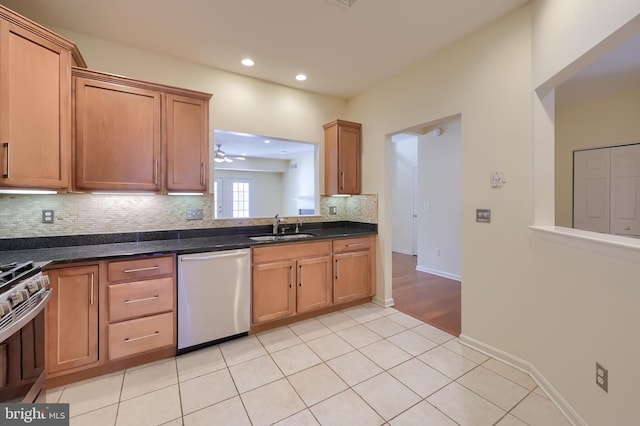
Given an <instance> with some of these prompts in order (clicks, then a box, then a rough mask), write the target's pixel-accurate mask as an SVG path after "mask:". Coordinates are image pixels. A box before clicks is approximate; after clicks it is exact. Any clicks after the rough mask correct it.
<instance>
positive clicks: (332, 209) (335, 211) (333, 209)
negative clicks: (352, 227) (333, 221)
mask: <svg viewBox="0 0 640 426" xmlns="http://www.w3.org/2000/svg"><path fill="white" fill-rule="evenodd" d="M329 214H338V207H336V206H329Z"/></svg>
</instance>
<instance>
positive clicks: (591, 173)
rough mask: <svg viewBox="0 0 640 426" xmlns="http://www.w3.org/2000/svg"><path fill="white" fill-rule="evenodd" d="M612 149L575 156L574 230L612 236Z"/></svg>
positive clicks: (577, 153) (581, 153)
mask: <svg viewBox="0 0 640 426" xmlns="http://www.w3.org/2000/svg"><path fill="white" fill-rule="evenodd" d="M610 157H611V151H610V149H608V148H607V149H592V150H586V151H575V152H574V153H573V227H574V228H576V229H584V230H586V231H594V232H603V233H607V234H608V233H609V199H610V170H611V160H610Z"/></svg>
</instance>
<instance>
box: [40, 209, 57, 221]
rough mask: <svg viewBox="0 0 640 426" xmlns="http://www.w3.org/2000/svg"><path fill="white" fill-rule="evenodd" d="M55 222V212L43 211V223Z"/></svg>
mask: <svg viewBox="0 0 640 426" xmlns="http://www.w3.org/2000/svg"><path fill="white" fill-rule="evenodd" d="M54 220H55V216H54V211H53V210H42V223H53V222H54Z"/></svg>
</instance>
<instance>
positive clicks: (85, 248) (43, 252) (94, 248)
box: [0, 227, 378, 269]
mask: <svg viewBox="0 0 640 426" xmlns="http://www.w3.org/2000/svg"><path fill="white" fill-rule="evenodd" d="M304 232H305V233H310V234H313V236H312V237H308V238H304V239H296V240H278V241H262V242H257V241H252V240H251V239H250V238H249V237H250V236H253V235H255V234H234V233H233V232H231V233H230V234H229V235H221V236H211V237H196V238H184V239H169V240H152V241H140V242H125V243H111V244H93V245H81V246H66V247H47V248H41V249H23V250H14V251H0V263H1V264H4V263H10V262H14V261H17V262H24V261H29V260H32V261H34V262H37V263H41V264H42V265H43V269H46V268H50V267H52V266H56V265H64V264H70V263H83V262H97V261H101V260H108V259H118V258H126V257H131V256H156V255H157V256H160V255H168V254H176V255H180V254H191V253H199V252H213V251H222V250H235V249H242V248H251V247H261V246H266V245H283V244H299V243H304V242H312V241H321V240H327V239H341V238H352V237H360V236H367V235H377V234H378V232H377V230H372V229H363V228H360V227H334V228H319V229H308V230H305V231H304Z"/></svg>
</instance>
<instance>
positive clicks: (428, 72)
mask: <svg viewBox="0 0 640 426" xmlns="http://www.w3.org/2000/svg"><path fill="white" fill-rule="evenodd" d="M639 13H640V4H639V3H637V2H635V1H627V0H613V1H610V2H606V3H605V2H601V1H598V0H579V1H578V0H538V1H534V2H533V3H532V4H531V5H529V6H525V7H524V8H522V9H520V10H518V11H516V12H515V13H513V14H511V15H509V16H507V17H505V18H503V19H501V20H499V21H497V22H495V23H493V24H491V25H489V26H488V27H485V28H484V29H482V30H480V31H479V32H476V33H474V34H473V35H472V36H470V37H469V38H467V39H465V40H463V41H461V42H459V43H456V44H455V45H453V46H450V47H449V48H447V49H445V50H443V51H442V52H440V53H438V54H436V55H434V56H433V57H430V58H428V59H426V60H424V61H422V62H421V63H419V64H417V65H416V66H414V67H411V68H409V69H408V70H406V71H404V72H402V73H400V74H398V75H395V76H393V77H391V78H389V79H388V80H387V81H384V82H382V83H380V84H378V85H376V86H374V87H372V88H371V89H369V90H368V91H366V92H365V93H362V94H360V95H359V96H356V97H355V98H354V99H352V100H350V101H349V104H348V110H347V112H348V116H349V117H350V118H351V119H353V120H356V121H362V122H363V124H364V126H363V130H364V136H363V139H364V140H365V141H366V145H365V147H364V150H363V156H364V160H365V161H364V167H363V173H364V179H363V180H364V189H365V191H367V192H377V193H379V197H380V199H379V203H380V212H379V230H380V233H379V246H380V250H379V257H380V259H379V260H380V263H379V264H380V268H379V271H378V272H379V275H378V279H379V282H378V294H379V295H384V296H383V298H384V297H385V296H386V297H387V299H390V298H391V289H390V286H391V260H390V256H391V236H392V233H393V230H392V225H391V224H392V222H391V207H390V194H391V181H392V179H391V174H390V173H391V170H392V169H391V165H390V164H389V162H388V158H390V157H391V155H390V154H391V153H392V148H391V147H390V142H389V137H388V135H389V134H392V133H396V132H398V131H402V130H404V129H408V128H411V127H414V126H416V125H419V124H421V123H430V122H433V121H436V120H438V119H441V118H443V117H448V116H451V115H454V114H457V113H461V115H462V123H463V127H462V170H463V171H462V187H463V190H462V263H463V264H462V275H463V277H464V281H463V283H462V315H463V317H462V332H463V334H464V335H465V336H468V337H469V338H471V339H474V340H476V341H479V342H482V344H484V345H486V346H487V347H491V348H495V349H497V350H499V351H503V352H506V353H508V354H509V355H511V356H515V357H516V358H519V359H520V360H522V361H523V364H524V365H525V366H526V365H528V363H530V364H531V366H532V369H533V371H534V372H537V373H539V374H540V377H541V380H543V381H545V383H546V384H547V386H548V388H549V389H550V390H551V391H553V392H557V396H558V398H559V401H560V402H561V403H562V402H566V403H567V404H568V405H566V406H565V408H566V409H567V410H568V411H569V412H570V413H571V414H572V415H573V418H574V420H576V421H577V422H586V423H588V424H594V425H595V424H633V423H634V422H635V421H637V413H636V409H635V402H634V400H635V399H636V395H637V392H636V385H637V383H636V382H637V379H638V377H640V372H639V371H638V365H637V362H636V361H634V360H637V359H638V358H640V347H639V343H638V342H637V339H634V338H633V337H632V336H634V335H635V334H637V330H636V328H637V324H640V310H638V309H634V305H637V303H635V304H634V303H633V302H632V301H637V300H638V291H639V290H638V286H637V285H634V284H637V279H636V277H637V276H638V275H639V274H640V267H639V265H638V261H637V258H638V256H637V255H636V256H635V259H633V256H623V258H619V257H616V256H613V255H611V254H610V253H609V251H610V250H609V249H608V248H607V246H606V244H597V243H596V244H595V247H591V248H585V247H584V246H583V245H581V244H579V243H576V242H575V241H565V239H563V238H560V239H556V240H548V239H545V238H542V237H541V236H540V233H539V232H536V231H531V230H529V226H530V225H533V224H537V225H553V221H554V211H555V207H554V164H555V163H554V151H555V147H554V125H555V123H554V116H555V111H554V103H555V102H554V94H553V90H552V88H553V86H554V85H555V84H557V83H559V82H561V81H563V80H564V79H565V78H566V77H568V76H569V75H571V73H573V72H576V71H577V70H579V69H581V68H582V67H584V66H585V65H586V64H587V63H588V62H589V60H593V59H594V58H596V57H597V56H599V55H600V54H601V53H603V52H605V51H606V50H607V49H608V48H611V46H613V45H615V42H616V41H618V42H619V41H621V40H622V39H624V38H625V37H624V36H621V35H619V34H615V35H614V36H611V34H612V33H613V32H614V31H616V30H617V29H619V28H621V27H624V26H625V25H626V27H625V28H624V30H629V25H631V24H629V21H631V20H632V19H634V18H635V17H636V16H638V14H639ZM635 19H636V20H637V18H635ZM632 24H633V23H632ZM603 41H604V43H601V42H603ZM595 46H597V48H596V49H595V50H594V51H590V50H591V49H592V48H594V47H595ZM587 57H588V58H587ZM587 59H589V60H587ZM532 82H533V83H534V84H533V86H532ZM542 83H548V84H549V85H550V89H551V90H546V91H545V90H540V91H538V93H535V92H534V90H535V89H537V88H538V86H540V85H541V84H542ZM492 171H502V172H503V173H504V177H505V179H506V180H507V184H506V185H505V186H504V188H502V189H500V190H492V189H491V188H490V187H489V174H490V172H492ZM476 208H491V209H492V214H493V223H492V224H491V225H489V226H483V225H481V224H476V223H475V222H474V210H475V209H476ZM638 252H640V251H638ZM638 252H634V253H638ZM630 259H632V260H630ZM601 301H603V302H604V303H601ZM595 309H600V310H599V311H597V312H595V311H594V310H595ZM595 361H601V362H603V363H604V364H605V366H607V367H608V368H609V372H610V378H612V377H613V376H612V375H611V374H612V372H615V374H616V378H615V379H611V380H613V381H614V382H615V385H612V383H610V391H609V393H608V394H605V393H604V392H602V391H601V390H599V389H598V388H597V387H596V386H595V383H594V382H595V375H594V374H595V373H594V370H595ZM611 386H613V387H611ZM574 410H575V411H574Z"/></svg>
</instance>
